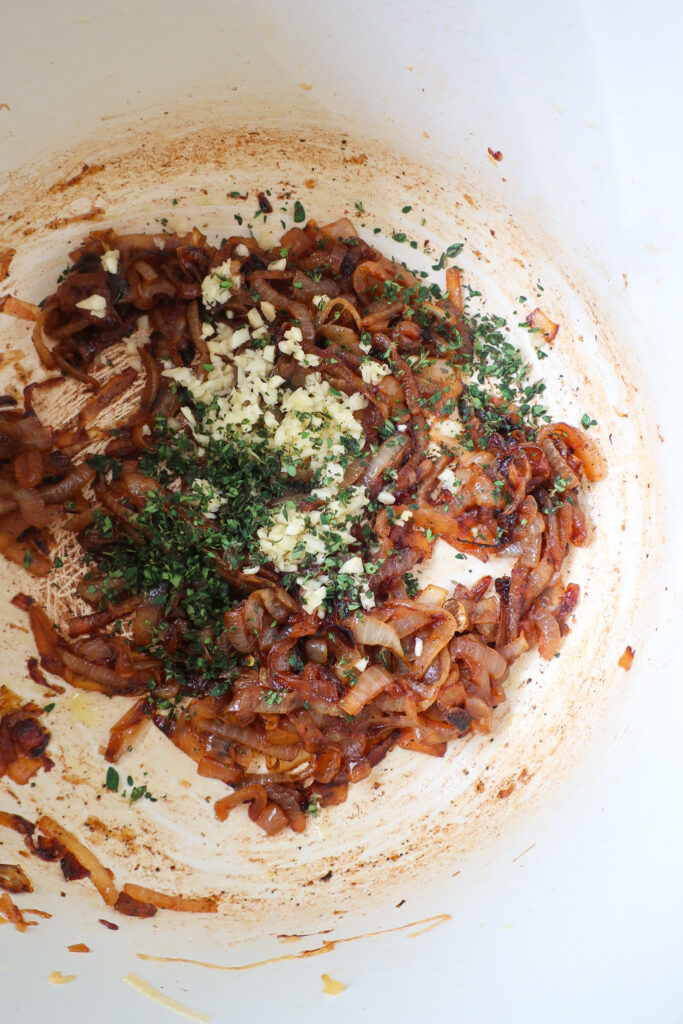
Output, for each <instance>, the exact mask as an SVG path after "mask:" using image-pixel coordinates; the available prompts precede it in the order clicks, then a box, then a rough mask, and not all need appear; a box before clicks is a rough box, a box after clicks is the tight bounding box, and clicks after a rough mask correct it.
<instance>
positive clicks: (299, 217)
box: [294, 199, 306, 224]
mask: <svg viewBox="0 0 683 1024" xmlns="http://www.w3.org/2000/svg"><path fill="white" fill-rule="evenodd" d="M305 220H306V211H305V210H304V207H303V204H302V203H300V202H299V200H298V199H297V200H296V202H295V203H294V223H295V224H301V223H302V222H303V221H305Z"/></svg>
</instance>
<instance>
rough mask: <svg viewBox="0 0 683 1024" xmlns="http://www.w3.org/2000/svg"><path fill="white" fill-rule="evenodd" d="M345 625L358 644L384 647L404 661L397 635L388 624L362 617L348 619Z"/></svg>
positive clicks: (371, 617) (372, 617)
mask: <svg viewBox="0 0 683 1024" xmlns="http://www.w3.org/2000/svg"><path fill="white" fill-rule="evenodd" d="M347 625H348V626H349V628H350V629H351V632H352V633H353V635H354V637H355V638H356V640H357V641H358V643H361V644H369V645H370V646H377V647H385V648H386V649H387V650H389V651H392V652H393V653H394V654H395V655H396V657H397V658H400V659H401V661H404V660H405V654H404V653H403V648H402V647H401V641H400V639H399V635H398V633H397V632H396V630H395V629H394V627H393V626H391V625H390V624H389V623H388V622H382V620H381V619H378V618H375V616H373V615H363V616H355V617H354V618H353V619H350V620H349V621H348V623H347Z"/></svg>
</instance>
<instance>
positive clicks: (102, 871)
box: [37, 815, 119, 907]
mask: <svg viewBox="0 0 683 1024" xmlns="http://www.w3.org/2000/svg"><path fill="white" fill-rule="evenodd" d="M37 825H38V828H39V829H40V831H41V832H42V833H43V834H44V835H46V836H47V837H48V839H52V840H54V842H56V843H61V845H62V846H63V847H64V848H65V849H66V850H68V851H69V853H71V854H73V856H74V857H75V858H76V860H77V861H78V863H79V864H81V865H82V866H83V867H84V868H85V869H86V871H87V872H88V873H89V875H90V881H91V882H92V883H93V885H94V886H95V888H96V889H97V891H98V892H99V894H100V896H101V897H102V899H103V900H104V902H105V903H106V904H107V905H108V906H110V907H113V906H114V904H115V903H116V900H117V899H118V895H119V894H118V891H117V889H116V885H115V884H114V876H113V874H112V873H111V871H110V870H109V869H108V868H105V867H104V865H103V864H102V863H101V862H100V861H99V860H98V859H97V857H96V856H95V854H94V853H93V852H92V850H89V849H88V847H87V846H84V845H83V843H81V842H80V840H79V839H77V838H76V836H75V835H73V833H71V832H69V831H68V830H67V829H65V828H64V826H63V825H60V824H58V822H56V821H55V820H54V819H53V818H50V817H48V816H47V815H43V817H42V818H39V819H38V822H37Z"/></svg>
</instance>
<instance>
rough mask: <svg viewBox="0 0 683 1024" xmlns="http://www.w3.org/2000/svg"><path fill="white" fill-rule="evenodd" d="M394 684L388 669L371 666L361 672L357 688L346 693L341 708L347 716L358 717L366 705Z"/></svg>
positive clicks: (352, 688) (354, 687)
mask: <svg viewBox="0 0 683 1024" xmlns="http://www.w3.org/2000/svg"><path fill="white" fill-rule="evenodd" d="M392 683H393V679H392V677H391V676H390V675H389V673H388V672H387V671H386V669H383V668H380V667H379V666H378V665H370V666H369V667H368V668H366V669H365V671H364V672H361V674H360V676H359V677H358V682H357V683H356V684H355V686H352V687H350V688H349V689H348V690H347V691H346V693H345V694H344V696H343V698H342V699H341V701H340V702H339V704H340V707H341V708H342V709H343V710H344V712H345V713H346V714H347V715H357V714H358V712H359V711H361V710H362V709H363V708H364V707H365V705H366V704H369V703H370V702H371V701H373V700H374V699H375V697H377V695H378V694H380V693H382V692H383V691H384V690H386V689H388V688H389V687H390V686H391V685H392Z"/></svg>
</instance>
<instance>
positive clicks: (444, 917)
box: [136, 914, 451, 971]
mask: <svg viewBox="0 0 683 1024" xmlns="http://www.w3.org/2000/svg"><path fill="white" fill-rule="evenodd" d="M450 920H451V915H450V914H436V915H435V916H434V917H425V918H423V919H422V920H420V921H411V922H410V923H409V924H399V925H396V927H394V928H380V929H379V930H378V931H375V932H366V933H364V934H363V935H351V936H349V937H348V938H346V939H330V940H328V941H327V942H323V944H322V945H321V946H316V947H315V949H302V950H301V952H299V953H282V954H281V955H280V956H272V957H268V958H267V959H266V960H255V961H254V962H253V963H249V964H212V963H209V962H208V961H206V960H192V959H190V958H189V957H184V956H153V955H152V954H151V953H136V956H137V958H138V960H151V961H153V962H154V963H158V964H192V965H193V966H195V967H206V968H208V969H209V970H212V971H247V970H250V969H251V968H252V967H265V966H266V965H267V964H278V963H282V962H283V961H285V960H307V959H309V958H310V957H313V956H322V955H323V954H324V953H331V952H332V950H333V949H336V948H337V946H342V945H344V944H345V943H349V942H358V941H359V940H360V939H374V938H377V937H378V936H379V935H391V934H392V933H393V932H405V931H408V930H409V929H410V928H419V926H420V925H425V926H426V927H424V928H420V930H419V931H417V932H413V933H412V934H411V935H408V936H407V938H409V939H415V938H417V937H418V935H425V934H426V933H427V932H431V931H432V930H433V929H434V928H438V927H439V926H440V925H442V924H446V922H447V921H450Z"/></svg>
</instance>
